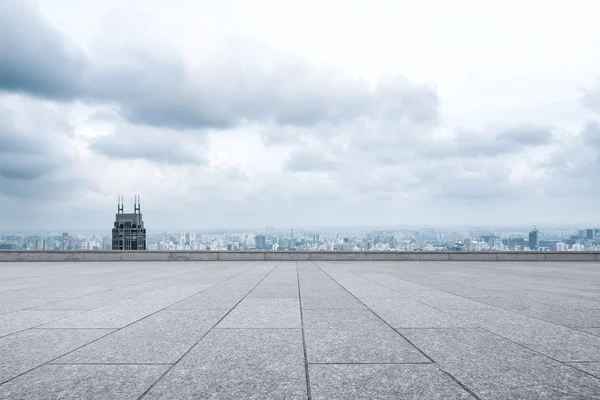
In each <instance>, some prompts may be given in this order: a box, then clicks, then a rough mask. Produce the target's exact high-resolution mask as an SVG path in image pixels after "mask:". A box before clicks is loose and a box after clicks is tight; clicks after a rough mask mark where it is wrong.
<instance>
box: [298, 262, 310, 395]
mask: <svg viewBox="0 0 600 400" xmlns="http://www.w3.org/2000/svg"><path fill="white" fill-rule="evenodd" d="M296 279H297V280H298V300H299V303H300V309H299V311H300V327H301V329H302V331H301V332H302V352H303V355H304V374H305V379H306V396H307V399H308V400H311V399H312V392H311V387H310V372H309V368H308V365H309V364H308V351H307V348H306V333H305V328H304V313H303V308H302V292H301V291H300V287H301V286H300V271H299V270H298V262H297V261H296Z"/></svg>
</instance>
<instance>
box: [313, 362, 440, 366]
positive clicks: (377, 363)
mask: <svg viewBox="0 0 600 400" xmlns="http://www.w3.org/2000/svg"><path fill="white" fill-rule="evenodd" d="M308 365H309V366H310V365H437V363H436V362H309V363H308Z"/></svg>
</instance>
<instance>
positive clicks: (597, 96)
mask: <svg viewBox="0 0 600 400" xmlns="http://www.w3.org/2000/svg"><path fill="white" fill-rule="evenodd" d="M581 103H582V104H583V105H584V106H586V107H587V108H589V109H590V110H592V111H594V112H597V113H599V114H600V78H598V79H596V82H594V84H593V85H592V86H591V87H589V88H587V89H585V90H584V91H583V97H582V98H581Z"/></svg>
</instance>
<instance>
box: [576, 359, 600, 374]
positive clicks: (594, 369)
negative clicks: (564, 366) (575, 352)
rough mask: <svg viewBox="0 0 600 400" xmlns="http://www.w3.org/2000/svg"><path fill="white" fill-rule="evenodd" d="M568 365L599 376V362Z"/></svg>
mask: <svg viewBox="0 0 600 400" xmlns="http://www.w3.org/2000/svg"><path fill="white" fill-rule="evenodd" d="M569 365H570V366H572V367H575V368H577V369H578V370H581V371H584V372H587V373H588V374H590V375H594V376H595V377H596V378H600V362H581V363H569Z"/></svg>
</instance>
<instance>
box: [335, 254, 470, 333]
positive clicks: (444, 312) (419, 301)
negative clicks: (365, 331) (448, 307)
mask: <svg viewBox="0 0 600 400" xmlns="http://www.w3.org/2000/svg"><path fill="white" fill-rule="evenodd" d="M332 264H333V265H334V266H336V267H337V268H341V269H343V268H342V267H340V266H338V265H337V264H335V263H332ZM348 272H350V271H348ZM351 273H353V274H354V272H351ZM355 275H357V274H355ZM382 275H383V276H386V275H385V274H382ZM357 276H360V275H357ZM364 279H367V280H370V279H369V278H364ZM372 282H373V283H375V284H377V285H380V286H383V287H386V288H387V286H385V285H384V284H382V283H379V282H375V281H372ZM338 284H339V283H338ZM339 285H340V286H341V287H343V288H344V286H342V285H341V284H339ZM388 289H390V290H392V291H394V292H396V293H399V294H402V293H400V292H398V291H397V290H395V289H392V288H388ZM344 290H346V291H348V290H347V289H346V288H344ZM348 293H350V294H352V293H351V292H350V291H348ZM352 296H354V295H353V294H352ZM354 298H356V299H357V300H358V301H360V298H358V297H356V296H354ZM363 298H364V297H363ZM388 298H389V299H396V298H408V299H411V300H414V301H416V302H418V303H421V304H423V305H425V306H427V307H429V308H432V309H434V310H437V311H439V312H441V313H443V314H446V315H448V316H449V317H452V318H456V319H459V320H461V321H464V322H467V323H469V321H465V320H463V319H462V318H459V317H456V316H454V315H452V314H450V313H448V312H447V311H445V310H442V309H440V308H437V307H435V306H432V305H430V304H427V303H425V302H424V301H422V300H419V299H416V298H413V297H388ZM361 303H362V304H363V305H365V307H367V308H368V309H369V310H371V311H372V312H373V313H374V314H376V315H377V316H378V317H379V318H381V317H380V316H379V314H377V313H376V312H375V311H373V310H372V309H371V308H370V307H368V306H367V305H366V304H365V303H363V302H362V301H361ZM381 319H382V320H383V318H381ZM386 323H387V321H386ZM388 325H389V326H391V324H388ZM405 339H406V338H405Z"/></svg>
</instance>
